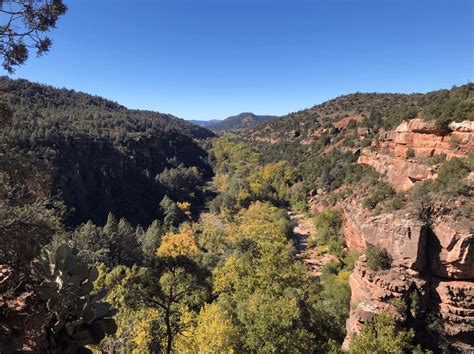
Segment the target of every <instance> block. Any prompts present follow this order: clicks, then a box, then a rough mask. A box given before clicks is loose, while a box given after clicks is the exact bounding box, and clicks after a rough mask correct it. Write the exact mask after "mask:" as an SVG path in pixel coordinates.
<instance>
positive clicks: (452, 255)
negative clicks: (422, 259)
mask: <svg viewBox="0 0 474 354" xmlns="http://www.w3.org/2000/svg"><path fill="white" fill-rule="evenodd" d="M471 226H473V225H471ZM432 228H433V232H432V234H431V235H430V236H431V239H430V240H428V243H429V246H430V249H431V252H430V264H431V271H432V273H433V274H435V275H437V276H439V277H443V278H449V279H474V234H473V231H472V229H470V227H469V225H455V224H454V222H453V220H450V219H440V220H437V221H436V222H435V223H434V225H433V227H432Z"/></svg>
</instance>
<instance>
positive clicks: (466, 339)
mask: <svg viewBox="0 0 474 354" xmlns="http://www.w3.org/2000/svg"><path fill="white" fill-rule="evenodd" d="M432 289H433V291H434V293H435V299H434V302H436V303H437V304H439V315H440V318H441V319H442V322H443V327H444V331H445V333H447V334H448V335H449V336H448V338H447V339H448V340H449V341H450V342H451V343H452V345H453V346H454V347H455V348H457V349H458V350H460V351H461V352H465V353H472V352H474V282H472V281H444V280H440V279H436V280H435V281H434V282H433V284H432Z"/></svg>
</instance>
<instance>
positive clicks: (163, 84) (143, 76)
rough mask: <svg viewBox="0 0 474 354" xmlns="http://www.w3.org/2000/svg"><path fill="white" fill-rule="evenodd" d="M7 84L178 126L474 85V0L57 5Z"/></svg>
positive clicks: (75, 0) (74, 0)
mask: <svg viewBox="0 0 474 354" xmlns="http://www.w3.org/2000/svg"><path fill="white" fill-rule="evenodd" d="M65 1H66V3H67V5H68V7H69V11H68V13H67V14H66V15H65V16H64V17H63V18H62V19H61V20H60V22H59V25H58V28H57V29H56V30H55V31H54V32H53V33H52V38H53V40H54V44H53V47H52V49H51V52H50V53H49V54H47V55H46V56H44V57H43V58H40V59H36V58H34V57H32V58H31V59H30V60H29V61H28V62H27V64H26V65H25V66H23V67H21V68H19V69H17V72H16V74H15V75H14V77H21V78H25V79H28V80H32V81H38V82H41V83H47V84H51V85H54V86H58V87H67V88H73V89H75V90H80V91H85V92H88V93H93V94H97V95H100V96H104V97H107V98H110V99H112V100H115V101H118V102H119V103H121V104H124V105H125V106H127V107H130V108H143V109H152V110H158V111H160V112H166V113H172V114H174V115H177V116H179V117H182V118H186V119H212V118H225V117H227V116H229V115H233V114H237V113H239V112H242V111H252V112H255V113H258V114H278V115H280V114H285V113H288V112H290V111H295V110H299V109H303V108H306V107H310V106H312V105H314V104H316V103H320V102H322V101H324V100H326V99H329V98H333V97H335V96H338V95H341V94H345V93H351V92H354V91H362V92H373V91H377V92H414V91H418V92H425V91H430V90H433V89H439V88H449V87H451V86H452V85H453V84H463V83H466V82H467V81H468V80H469V79H470V80H474V69H473V65H474V64H473V57H474V55H473V31H474V26H473V1H471V0H445V1H438V0H372V1H369V0H346V1H342V0H326V1H319V0H313V1H309V0H308V1H298V0H287V1H281V0H253V1H251V0H247V1H245V0H240V1H237V0H235V1H232V0H220V1H218V0H214V1H212V0H187V1H183V0H168V1H161V0H133V1H130V0H65Z"/></svg>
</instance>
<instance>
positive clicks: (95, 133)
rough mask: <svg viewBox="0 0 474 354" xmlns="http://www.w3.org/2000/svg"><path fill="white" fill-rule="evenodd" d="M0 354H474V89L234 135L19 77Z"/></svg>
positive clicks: (8, 125) (5, 97)
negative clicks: (100, 353) (27, 353)
mask: <svg viewBox="0 0 474 354" xmlns="http://www.w3.org/2000/svg"><path fill="white" fill-rule="evenodd" d="M0 104H1V121H0V127H1V137H0V164H1V170H0V181H1V184H0V197H1V199H0V215H1V217H0V318H1V320H0V352H14V351H17V350H21V351H33V352H44V351H49V352H66V351H68V352H90V351H93V352H97V351H106V352H115V351H125V352H130V351H133V352H160V351H163V352H205V353H208V352H264V353H266V352H291V353H294V352H301V353H308V352H316V353H327V352H331V353H339V352H345V351H348V352H351V353H368V352H374V353H375V352H377V353H380V352H383V353H400V352H420V353H421V352H434V353H439V352H464V353H469V352H471V351H472V350H474V341H473V338H474V312H473V311H474V307H473V306H474V301H473V298H474V282H473V279H474V236H473V229H474V225H473V221H472V220H473V216H474V203H473V198H472V197H473V193H474V192H473V188H474V175H473V172H472V169H473V164H474V160H473V159H474V155H473V152H472V151H473V146H474V133H473V130H474V124H473V120H474V85H472V84H466V85H463V86H460V87H453V88H452V89H449V90H440V91H435V92H430V93H427V94H412V95H404V94H376V93H367V94H365V93H355V94H351V95H346V96H341V97H337V98H335V99H333V100H330V101H327V102H325V103H322V104H319V105H316V106H314V107H312V108H310V109H306V110H302V111H299V112H295V113H291V114H289V115H287V116H283V117H278V118H275V117H272V119H271V120H263V121H262V122H261V123H260V124H258V125H256V126H254V125H252V126H250V127H248V128H245V127H244V128H242V129H239V130H238V131H234V132H233V133H229V132H225V131H220V132H219V134H218V135H216V133H213V132H211V131H210V130H207V129H206V128H201V127H198V126H195V125H193V124H191V123H189V122H187V121H184V120H182V119H178V118H176V117H174V116H171V115H167V114H161V113H157V112H151V111H139V110H129V109H127V108H125V107H123V106H121V105H119V104H117V103H115V102H111V101H108V100H106V99H103V98H100V97H97V96H92V95H88V94H85V93H81V92H75V91H73V90H66V89H56V88H53V87H50V86H46V85H41V84H36V83H31V82H28V81H26V80H11V79H9V78H6V77H3V78H1V79H0Z"/></svg>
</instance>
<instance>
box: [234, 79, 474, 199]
mask: <svg viewBox="0 0 474 354" xmlns="http://www.w3.org/2000/svg"><path fill="white" fill-rule="evenodd" d="M473 110H474V85H473V84H467V85H463V86H460V87H454V88H452V89H451V90H439V91H433V92H430V93H427V94H411V95H404V94H378V93H355V94H351V95H346V96H341V97H337V98H335V99H333V100H330V101H327V102H324V103H322V104H319V105H316V106H314V107H312V108H310V109H307V110H302V111H299V112H295V113H291V114H289V115H287V116H285V117H282V118H281V119H278V120H276V121H271V122H267V123H264V124H263V125H260V126H258V127H256V128H253V129H250V130H247V131H245V132H244V134H242V138H243V139H244V140H245V141H247V142H249V143H251V144H253V145H255V146H257V147H258V149H260V150H261V151H263V152H264V154H263V156H265V161H267V162H271V161H279V160H285V161H288V162H289V163H291V164H292V165H293V166H296V169H297V170H298V171H299V173H300V174H301V176H302V178H303V180H304V181H306V182H308V183H309V184H308V186H310V188H316V189H318V188H322V189H324V190H326V191H330V190H334V189H336V188H338V187H340V186H341V184H342V182H343V180H344V178H345V177H346V176H353V175H354V173H355V174H356V175H357V173H356V172H355V171H353V169H352V168H351V167H350V166H351V164H353V163H354V162H355V161H356V160H357V158H358V153H359V151H360V149H361V148H364V147H367V146H369V145H371V144H372V143H373V141H374V140H375V139H377V136H378V134H379V133H380V132H383V131H387V130H389V129H392V128H395V127H396V126H397V125H399V124H400V123H401V122H402V121H403V120H409V119H412V118H415V117H420V118H422V119H423V120H428V121H429V120H432V121H434V122H435V124H436V126H437V127H438V128H439V130H440V131H442V130H443V129H446V127H447V124H448V123H449V122H451V121H455V122H460V121H463V120H473V119H474V115H473ZM355 168H356V169H357V168H358V167H357V166H356V167H355Z"/></svg>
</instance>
